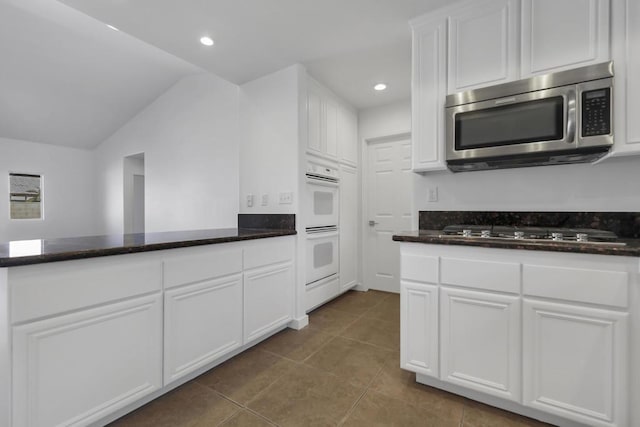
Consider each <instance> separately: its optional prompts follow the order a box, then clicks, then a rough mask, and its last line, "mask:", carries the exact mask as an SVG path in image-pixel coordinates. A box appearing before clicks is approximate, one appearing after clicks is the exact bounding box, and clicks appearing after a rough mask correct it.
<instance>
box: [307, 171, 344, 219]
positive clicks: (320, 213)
mask: <svg viewBox="0 0 640 427" xmlns="http://www.w3.org/2000/svg"><path fill="white" fill-rule="evenodd" d="M306 186H307V191H306V195H307V200H306V203H305V208H306V220H307V224H306V228H309V227H325V226H336V225H338V214H339V211H338V183H337V182H335V181H330V180H322V179H318V178H315V177H309V176H307V184H306Z"/></svg>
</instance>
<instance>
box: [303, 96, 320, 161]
mask: <svg viewBox="0 0 640 427" xmlns="http://www.w3.org/2000/svg"><path fill="white" fill-rule="evenodd" d="M322 122H323V119H322V101H321V98H320V95H319V94H318V93H317V92H316V91H315V90H314V89H313V87H312V86H311V85H310V86H309V91H308V92H307V150H308V151H310V152H313V153H316V154H318V153H322Z"/></svg>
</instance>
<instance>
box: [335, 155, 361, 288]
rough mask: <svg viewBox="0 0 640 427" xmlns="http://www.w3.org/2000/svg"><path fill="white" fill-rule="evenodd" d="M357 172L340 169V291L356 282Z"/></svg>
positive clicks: (350, 169)
mask: <svg viewBox="0 0 640 427" xmlns="http://www.w3.org/2000/svg"><path fill="white" fill-rule="evenodd" d="M359 193H360V192H359V191H358V171H357V170H356V169H354V168H351V167H348V166H344V165H343V166H341V167H340V250H339V253H340V290H341V291H346V290H347V289H350V288H352V287H354V286H355V285H356V284H357V282H358V266H359V263H358V241H359V239H358V224H359V222H360V221H359V220H358V195H359Z"/></svg>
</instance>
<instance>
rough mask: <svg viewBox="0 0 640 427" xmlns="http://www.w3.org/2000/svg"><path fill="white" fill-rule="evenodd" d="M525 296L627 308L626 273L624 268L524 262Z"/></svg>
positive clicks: (627, 284) (627, 281) (627, 289)
mask: <svg viewBox="0 0 640 427" xmlns="http://www.w3.org/2000/svg"><path fill="white" fill-rule="evenodd" d="M522 276H523V279H522V280H523V293H524V294H525V295H530V296H537V297H545V298H557V299H562V300H568V301H574V302H585V303H591V304H602V305H610V306H614V307H627V306H628V299H629V274H628V273H626V272H624V271H610V270H593V269H581V268H566V267H555V266H546V265H524V267H523V270H522Z"/></svg>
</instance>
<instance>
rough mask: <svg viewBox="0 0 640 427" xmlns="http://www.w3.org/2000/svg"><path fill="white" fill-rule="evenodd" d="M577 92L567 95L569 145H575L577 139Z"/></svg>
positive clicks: (570, 92)
mask: <svg viewBox="0 0 640 427" xmlns="http://www.w3.org/2000/svg"><path fill="white" fill-rule="evenodd" d="M576 118H577V117H576V92H575V90H570V91H569V92H568V93H567V143H568V144H573V143H574V142H575V139H576Z"/></svg>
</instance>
